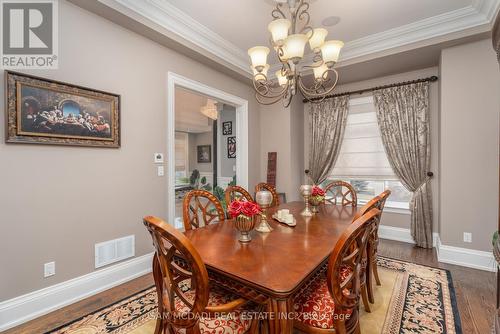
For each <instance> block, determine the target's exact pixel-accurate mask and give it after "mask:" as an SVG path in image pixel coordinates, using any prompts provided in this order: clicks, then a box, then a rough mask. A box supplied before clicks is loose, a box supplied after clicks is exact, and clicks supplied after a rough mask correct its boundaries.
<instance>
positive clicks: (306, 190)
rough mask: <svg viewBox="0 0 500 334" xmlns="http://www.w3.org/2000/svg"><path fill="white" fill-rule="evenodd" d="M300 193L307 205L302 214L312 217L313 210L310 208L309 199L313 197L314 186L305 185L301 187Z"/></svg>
mask: <svg viewBox="0 0 500 334" xmlns="http://www.w3.org/2000/svg"><path fill="white" fill-rule="evenodd" d="M300 193H301V194H302V197H304V202H305V204H306V207H305V208H304V210H302V212H301V213H300V214H301V215H302V216H304V217H312V215H313V213H312V211H311V209H310V208H309V197H310V196H311V193H312V186H310V185H308V184H304V185H302V186H301V187H300Z"/></svg>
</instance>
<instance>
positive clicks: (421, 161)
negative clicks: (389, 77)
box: [374, 82, 432, 248]
mask: <svg viewBox="0 0 500 334" xmlns="http://www.w3.org/2000/svg"><path fill="white" fill-rule="evenodd" d="M374 98H375V108H376V110H377V119H378V124H379V127H380V132H381V134H382V142H383V143H384V147H385V151H386V153H387V157H388V159H389V162H390V164H391V166H392V169H393V171H394V173H396V175H397V176H398V177H399V179H400V180H401V183H403V185H404V186H405V187H406V188H407V189H408V190H409V191H411V192H412V193H413V196H412V199H411V201H410V210H411V234H412V237H413V239H414V240H415V243H416V244H417V245H418V246H420V247H424V248H432V199H431V188H430V184H429V178H428V177H427V172H428V171H429V166H430V156H431V151H430V130H429V83H428V82H424V83H416V84H411V85H405V86H399V87H393V88H387V89H382V90H378V91H375V92H374Z"/></svg>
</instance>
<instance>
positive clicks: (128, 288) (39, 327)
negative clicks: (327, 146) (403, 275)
mask: <svg viewBox="0 0 500 334" xmlns="http://www.w3.org/2000/svg"><path fill="white" fill-rule="evenodd" d="M379 252H380V254H381V255H383V256H387V257H391V258H394V259H400V260H404V261H409V262H414V263H418V264H423V265H427V266H432V267H439V268H444V269H448V270H450V271H451V274H452V278H453V283H454V286H455V292H456V295H457V302H458V308H459V311H460V316H461V319H462V330H463V333H464V334H469V333H471V334H472V333H476V334H484V333H490V332H491V326H492V324H493V316H494V314H495V284H496V279H495V274H494V273H489V272H486V271H480V270H475V269H469V268H463V267H459V266H453V265H447V264H441V263H438V262H437V256H436V251H435V250H434V249H432V250H427V249H422V248H417V247H413V246H412V245H409V244H405V243H401V242H397V241H389V240H381V243H380V246H379ZM151 285H153V278H152V275H146V276H142V277H140V278H137V279H135V280H133V281H130V282H128V283H125V284H122V285H120V286H118V287H115V288H113V289H110V290H108V291H105V292H102V293H100V294H98V295H95V296H93V297H90V298H87V299H84V300H82V301H80V302H78V303H75V304H72V305H69V306H67V307H64V308H62V309H60V310H57V311H54V312H52V313H50V314H47V315H45V316H43V317H40V318H38V319H35V320H32V321H30V322H27V323H25V324H24V325H21V326H19V327H15V328H13V329H10V330H7V331H5V332H3V333H4V334H13V333H16V334H18V333H30V334H32V333H43V332H45V331H49V330H51V329H54V328H56V327H58V326H60V325H62V324H65V323H67V322H69V321H71V320H73V319H76V318H79V317H81V316H83V315H86V314H87V313H90V312H93V311H95V310H98V309H100V308H102V307H104V306H106V305H109V304H112V303H114V302H116V301H118V300H120V299H122V298H125V297H127V296H129V295H132V294H134V293H136V292H138V291H140V290H142V289H144V288H146V287H149V286H151Z"/></svg>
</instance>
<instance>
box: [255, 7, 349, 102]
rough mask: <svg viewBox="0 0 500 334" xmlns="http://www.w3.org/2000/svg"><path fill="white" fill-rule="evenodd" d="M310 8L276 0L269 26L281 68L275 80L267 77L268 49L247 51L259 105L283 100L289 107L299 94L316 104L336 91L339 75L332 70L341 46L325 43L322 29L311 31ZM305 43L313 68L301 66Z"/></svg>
mask: <svg viewBox="0 0 500 334" xmlns="http://www.w3.org/2000/svg"><path fill="white" fill-rule="evenodd" d="M309 6H310V5H309V3H308V2H307V0H286V1H285V2H284V1H283V0H277V4H276V7H275V8H274V9H273V11H272V12H271V16H272V18H273V21H272V22H271V23H269V25H268V30H269V31H270V32H271V38H270V44H271V45H272V47H273V49H274V50H275V52H276V56H277V58H278V61H279V62H280V64H281V69H280V70H278V71H276V72H275V75H276V79H273V80H271V79H270V78H269V77H268V70H269V68H270V65H269V64H268V63H267V56H268V54H269V52H270V49H269V48H268V47H265V46H256V47H253V48H251V49H249V50H248V54H249V56H250V58H251V60H252V70H253V73H254V77H253V84H254V88H255V96H256V98H257V101H259V103H261V104H265V105H268V104H273V103H276V102H278V101H279V100H283V104H284V105H285V106H289V105H290V103H291V100H292V98H293V97H294V96H295V95H296V94H297V92H298V91H300V92H301V94H302V95H303V96H304V98H305V99H306V100H308V101H311V102H313V101H312V99H314V102H318V101H321V100H323V99H322V98H324V97H325V96H327V95H328V94H330V93H331V92H332V91H333V90H334V89H335V87H336V85H337V83H338V80H339V74H338V72H337V71H336V70H335V69H334V68H333V67H334V66H335V64H336V63H337V61H338V58H339V54H340V50H341V49H342V47H343V46H344V43H343V42H341V41H336V40H331V41H325V39H326V36H327V34H328V31H327V30H326V29H324V28H317V29H313V27H312V26H311V25H310V21H311V16H310V14H309ZM286 13H288V15H287V14H286ZM307 43H309V46H310V48H311V51H312V52H313V62H312V64H303V63H302V61H303V59H304V49H305V46H306V44H307ZM311 71H312V73H311ZM311 74H312V75H313V79H312V80H307V81H312V83H311V84H306V83H305V82H304V77H306V76H310V75H311Z"/></svg>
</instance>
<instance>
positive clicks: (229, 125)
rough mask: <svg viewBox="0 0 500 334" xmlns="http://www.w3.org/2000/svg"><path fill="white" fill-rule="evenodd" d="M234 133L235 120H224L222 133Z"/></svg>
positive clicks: (226, 134) (224, 134) (225, 134)
mask: <svg viewBox="0 0 500 334" xmlns="http://www.w3.org/2000/svg"><path fill="white" fill-rule="evenodd" d="M232 134H233V122H231V121H229V122H222V135H223V136H228V135H232Z"/></svg>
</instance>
